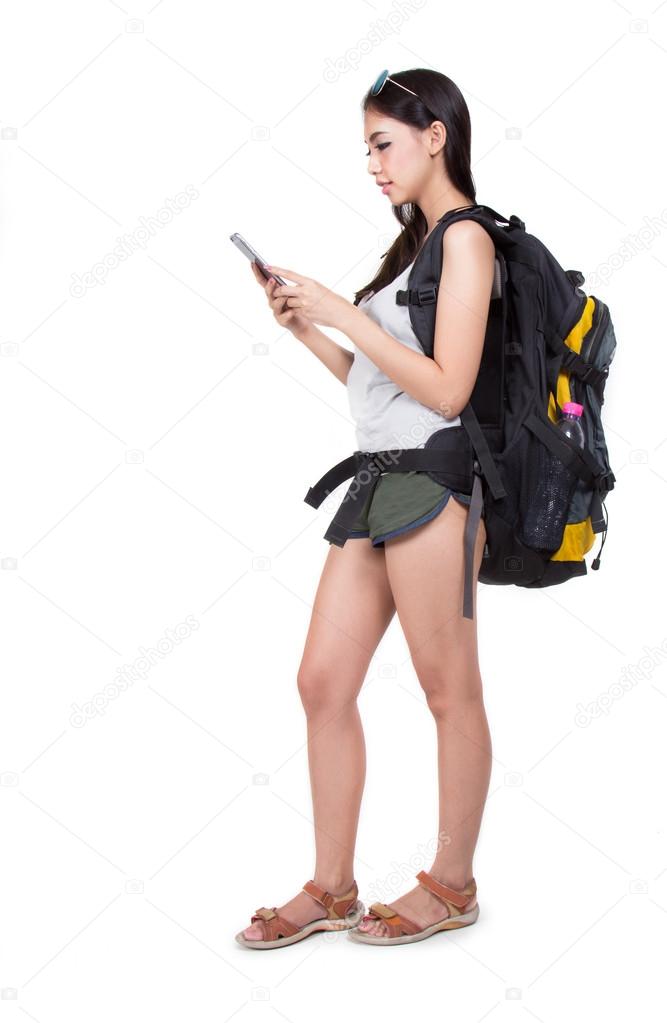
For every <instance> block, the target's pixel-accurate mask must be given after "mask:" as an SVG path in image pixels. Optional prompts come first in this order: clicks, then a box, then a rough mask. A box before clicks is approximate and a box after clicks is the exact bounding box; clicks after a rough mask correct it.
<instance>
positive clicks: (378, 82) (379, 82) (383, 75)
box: [371, 68, 427, 106]
mask: <svg viewBox="0 0 667 1023" xmlns="http://www.w3.org/2000/svg"><path fill="white" fill-rule="evenodd" d="M385 82H393V83H394V85H397V86H398V87H399V89H405V91H406V92H410V93H412V95H413V96H417V93H416V92H412V89H408V88H407V86H405V85H401V83H400V82H397V81H396V79H395V78H390V77H389V70H388V69H387V68H385V69H384V71H382V72H380V74H379V75H378V76H377V78H376V79H375V82H374V83H373V87H372V88H371V96H377V95H378V93H380V92H382V87H383V86H384V83H385ZM417 99H421V101H422V103H424V100H423V99H422V98H421V96H417ZM424 106H427V104H426V103H424Z"/></svg>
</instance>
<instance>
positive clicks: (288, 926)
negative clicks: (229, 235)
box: [236, 68, 495, 948]
mask: <svg viewBox="0 0 667 1023" xmlns="http://www.w3.org/2000/svg"><path fill="white" fill-rule="evenodd" d="M362 107H363V115H364V141H365V142H366V144H367V145H368V152H367V154H366V155H367V156H368V172H369V174H370V175H371V176H372V177H373V179H374V181H375V183H376V184H377V185H379V186H381V187H382V192H383V194H385V195H388V196H389V198H390V201H391V204H392V212H393V213H394V216H395V217H396V219H397V220H398V222H399V224H400V225H401V231H400V233H399V235H398V237H397V238H396V240H395V241H394V243H393V244H392V245H391V246H390V248H389V251H388V252H387V253H386V255H385V258H384V261H383V263H382V265H381V267H380V270H379V271H378V273H377V274H376V276H375V278H374V279H373V280H372V281H371V282H370V283H369V284H368V285H366V287H364V288H362V289H361V291H360V292H358V293H357V294H356V295H355V304H353V303H351V302H349V301H348V300H347V299H345V298H344V297H343V296H341V295H337V294H335V293H333V292H331V291H329V290H328V289H327V288H325V287H323V286H322V285H321V284H319V283H318V282H317V281H314V280H313V279H312V278H308V277H305V276H303V275H302V274H299V273H296V272H294V271H292V270H289V269H286V268H283V267H278V266H273V267H271V269H272V270H274V271H275V272H276V273H278V274H280V275H282V276H284V277H287V278H289V280H291V281H294V282H296V283H295V284H294V285H285V286H277V285H276V282H275V281H273V280H270V281H269V282H268V283H267V282H266V281H265V279H264V277H262V275H261V274H260V273H259V271H258V270H257V268H256V267H255V265H254V264H253V272H254V274H255V277H256V279H257V281H258V282H259V283H260V284H261V285H262V286H263V287H264V289H265V291H266V294H267V297H268V302H269V305H270V306H271V309H272V311H273V314H274V316H275V318H276V320H277V321H278V323H279V324H280V325H281V326H286V327H287V328H288V329H289V330H290V331H291V332H292V333H293V334H294V336H295V337H296V338H297V339H298V340H299V341H301V342H302V343H303V344H305V345H306V346H307V347H308V348H309V349H310V350H311V351H312V352H313V354H314V355H315V356H317V358H318V359H319V360H320V361H321V362H322V363H323V364H324V365H325V366H326V367H327V369H329V370H330V371H331V372H332V373H333V374H334V376H336V377H337V378H338V379H339V380H340V381H341V383H343V384H345V385H346V386H347V389H348V395H349V399H350V407H351V411H352V414H353V416H354V418H355V421H356V426H357V443H358V449H359V450H362V451H381V450H387V449H391V448H397V447H400V448H408V447H423V446H424V444H425V442H426V441H427V440H428V438H429V437H430V436H431V435H432V434H433V433H434V432H436V431H438V430H442V429H444V428H446V427H448V426H456V425H458V423H459V422H460V419H459V413H460V411H461V409H462V408H463V407H464V406H465V405H466V403H467V401H468V399H469V397H470V395H471V393H472V390H473V387H474V384H475V380H476V377H477V373H478V371H479V366H480V361H481V356H482V348H483V343H484V335H485V330H486V323H487V317H488V311H489V303H490V299H491V292H492V286H493V277H494V263H495V249H494V245H493V242H492V240H491V238H490V236H489V235H488V233H487V232H486V231H485V230H484V228H483V227H481V226H480V225H479V224H477V223H475V222H473V221H471V220H462V221H458V222H456V223H454V224H452V225H450V227H448V228H447V230H446V231H444V233H443V236H442V238H443V241H442V244H443V257H444V259H443V269H442V277H441V281H440V287H439V291H438V303H437V313H436V330H435V348H434V356H435V357H434V358H433V359H431V358H428V357H426V356H425V355H424V353H423V351H422V350H421V348H420V345H419V342H418V340H417V338H416V336H415V334H414V332H413V330H412V327H411V324H410V317H409V312H408V307H407V306H405V305H398V304H396V291H397V290H398V289H400V288H405V287H406V286H407V280H408V277H409V273H410V269H411V267H412V265H413V263H414V260H415V258H416V256H417V253H418V252H419V250H420V249H421V247H422V245H423V244H424V240H425V239H426V237H427V236H428V235H429V234H430V232H431V231H432V230H433V228H434V227H435V225H436V223H437V221H438V220H439V219H440V218H441V217H442V216H443V215H444V214H445V213H447V212H448V211H449V210H452V209H455V208H459V207H462V206H472V205H474V204H475V186H474V183H473V178H472V174H471V169H470V134H471V131H470V117H469V112H468V108H467V105H466V103H465V100H464V98H463V96H462V94H461V92H460V90H459V89H458V87H457V86H456V85H455V84H454V82H452V81H451V80H450V79H449V78H447V77H446V76H445V75H443V74H439V73H438V72H435V71H429V70H426V69H423V68H417V69H413V70H410V71H402V72H400V73H398V74H396V75H392V76H391V77H388V76H387V74H386V72H383V73H382V75H380V77H379V78H378V80H377V81H376V83H375V84H374V86H373V87H372V88H371V89H369V91H368V93H367V94H366V96H365V97H364V100H363V104H362ZM316 324H319V325H321V326H329V327H334V328H336V329H338V330H341V331H343V333H345V334H346V335H347V337H348V338H349V339H350V341H351V342H352V343H353V346H354V351H353V352H350V351H348V350H347V349H345V348H342V347H341V346H340V345H338V344H337V343H336V342H335V341H334V340H333V339H331V338H330V337H328V336H327V335H326V334H325V333H323V332H322V331H321V330H319V329H318V327H317V326H316ZM452 497H453V498H454V499H453V500H451V499H450V498H452ZM469 501H470V497H469V495H466V494H461V493H456V492H454V491H452V490H450V489H448V488H447V487H444V486H442V485H441V484H439V483H437V482H436V481H435V480H434V479H433V478H432V476H430V475H429V474H427V473H426V472H421V471H414V472H405V473H403V472H388V473H385V474H383V475H381V476H379V478H378V479H377V483H376V485H375V487H374V489H373V491H372V494H371V496H370V498H369V499H368V500H367V501H366V502H365V506H364V507H363V508H360V509H359V515H358V516H357V521H356V522H355V523H354V527H353V530H352V532H351V533H350V538H349V542H347V543H344V545H343V546H336V545H334V544H331V546H330V548H329V552H328V555H327V558H326V561H325V564H324V569H323V572H322V577H321V580H320V583H319V586H318V589H317V593H316V596H315V602H314V605H313V613H312V617H311V621H310V627H309V630H308V634H307V637H306V642H305V649H304V653H303V657H302V661H301V665H300V669H299V673H298V678H297V684H298V688H299V693H300V696H301V700H302V703H303V706H304V710H305V713H306V717H307V730H308V755H309V768H310V780H311V786H312V796H313V809H314V824H315V847H316V862H315V871H314V875H313V878H312V880H310V881H308V882H306V884H305V885H304V888H303V890H302V891H300V892H299V893H298V894H297V895H296V896H295V897H294V898H291V899H290V900H289V901H287V902H285V903H284V904H283V905H281V906H279V907H277V906H274V907H272V908H268V907H262V908H261V909H259V910H257V912H256V913H255V914H254V915H253V917H252V922H251V925H250V926H249V927H246V928H245V929H244V930H243V931H241V932H239V934H238V935H237V936H236V938H237V940H238V941H239V943H240V944H242V945H244V946H245V947H249V948H275V947H279V946H281V945H285V944H291V943H293V942H295V941H299V940H301V939H302V938H304V937H305V936H306V935H308V934H310V933H313V931H318V930H331V929H336V930H343V929H348V931H349V936H350V937H353V938H354V939H355V940H356V941H365V942H370V943H373V944H395V943H402V942H406V941H416V940H420V939H422V938H425V937H429V936H430V935H431V934H433V933H436V932H437V931H438V930H444V929H448V928H450V927H460V926H466V925H467V924H470V923H474V921H475V920H476V919H477V916H478V914H479V908H478V906H477V900H476V896H475V892H476V884H475V880H474V877H473V869H472V861H473V853H474V850H475V846H476V843H477V838H478V834H479V829H480V824H481V818H482V812H483V808H484V803H485V800H486V795H487V791H488V786H489V778H490V771H491V737H490V733H489V727H488V722H487V718H486V713H485V708H484V700H483V693H482V680H481V677H480V670H479V663H478V653H477V633H476V627H477V626H476V622H477V616H476V613H475V614H474V619H473V620H471V619H469V618H467V617H463V616H462V615H461V610H460V608H461V599H462V598H461V595H462V592H463V578H464V557H463V552H464V537H463V531H464V526H465V522H466V516H467V510H468V503H469ZM485 539H486V531H485V528H484V522H483V520H482V521H481V522H480V525H479V530H478V534H477V539H476V545H475V558H474V587H475V589H476V583H477V576H478V572H479V567H480V563H481V559H482V552H483V548H484V543H485ZM475 603H476V599H475V601H474V603H473V607H474V604H475ZM395 611H396V612H397V613H398V618H399V621H400V624H401V627H402V629H403V631H404V633H405V637H406V640H407V643H408V647H409V650H410V654H411V658H412V663H413V665H414V668H415V672H416V674H417V677H418V679H419V682H420V683H421V685H422V687H423V690H424V693H425V699H426V702H427V704H428V707H429V708H430V710H431V712H432V714H433V717H434V719H435V724H436V727H437V738H438V781H439V822H438V836H439V838H440V839H441V841H440V842H439V844H438V851H437V853H436V854H435V856H434V859H433V863H432V865H431V866H430V869H429V870H428V871H420V873H419V874H418V875H417V879H418V882H419V883H418V884H417V885H416V886H415V887H413V888H412V889H410V890H409V891H406V892H405V893H404V894H402V895H401V896H400V897H399V898H397V899H395V900H394V901H393V902H392V903H390V904H388V905H387V904H384V903H374V904H373V905H372V906H371V910H370V912H369V913H368V914H367V915H366V916H364V917H363V919H362V914H363V912H364V906H363V903H361V902H359V900H358V889H357V885H356V881H355V879H354V870H353V861H354V846H355V840H356V834H357V824H358V818H359V809H360V803H361V797H362V791H363V786H364V777H365V745H364V735H363V730H362V724H361V720H360V716H359V710H358V707H357V702H356V701H357V695H358V693H359V691H360V689H361V686H362V684H363V682H364V679H365V676H366V672H367V669H368V666H369V663H370V660H371V658H372V656H373V654H374V652H375V650H376V648H377V646H378V643H379V642H380V639H381V638H382V636H383V634H384V632H385V630H386V629H387V626H388V625H389V623H390V621H391V619H392V616H393V614H394V612H395ZM391 741H392V743H393V744H394V745H395V748H396V751H397V755H398V754H399V753H400V750H401V748H403V749H407V750H409V749H410V744H411V740H410V736H409V735H405V736H401V735H400V734H394V735H393V736H392V737H391Z"/></svg>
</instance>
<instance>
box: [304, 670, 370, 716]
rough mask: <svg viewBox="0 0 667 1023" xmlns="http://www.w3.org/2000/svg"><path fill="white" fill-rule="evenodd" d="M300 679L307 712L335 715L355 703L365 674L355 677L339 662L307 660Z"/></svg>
mask: <svg viewBox="0 0 667 1023" xmlns="http://www.w3.org/2000/svg"><path fill="white" fill-rule="evenodd" d="M296 682H297V688H298V690H299V696H300V697H301V703H302V704H303V708H304V710H305V712H306V714H309V715H311V714H312V715H315V714H322V713H324V714H327V715H331V714H335V713H337V712H338V711H341V710H343V709H344V708H346V707H350V706H353V705H354V702H355V700H356V698H357V695H358V693H359V690H360V689H361V685H362V683H363V677H362V678H361V679H359V678H357V677H351V676H350V674H349V672H348V671H343V670H341V667H340V665H338V664H331V663H326V664H322V663H318V662H313V661H305V662H302V663H301V666H300V668H299V671H298V672H297V676H296Z"/></svg>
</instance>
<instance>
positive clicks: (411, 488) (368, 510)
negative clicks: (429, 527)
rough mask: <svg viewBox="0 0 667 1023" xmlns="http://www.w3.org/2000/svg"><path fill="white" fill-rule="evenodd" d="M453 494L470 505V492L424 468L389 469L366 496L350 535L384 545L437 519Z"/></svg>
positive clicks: (351, 538) (461, 502)
mask: <svg viewBox="0 0 667 1023" xmlns="http://www.w3.org/2000/svg"><path fill="white" fill-rule="evenodd" d="M452 496H453V497H455V498H456V500H457V501H458V502H459V503H460V504H464V505H466V507H467V506H468V505H469V504H470V500H471V498H470V494H461V493H459V492H458V491H457V490H450V488H449V487H445V486H443V485H442V484H440V483H436V482H435V480H432V479H431V477H430V476H428V475H427V474H426V473H425V472H422V471H420V470H417V469H415V470H412V471H410V472H385V473H383V474H382V475H381V476H380V477H379V479H378V481H377V483H376V484H375V487H374V489H373V492H372V493H371V494H370V495H369V496H368V497H367V498H366V501H365V504H364V506H363V508H362V509H361V510H360V513H359V515H358V516H357V518H356V520H355V522H354V523H353V524H352V526H351V529H350V534H349V538H350V540H356V539H359V538H360V537H370V538H371V540H372V543H373V547H384V541H385V540H389V539H390V538H391V537H392V536H399V535H400V534H401V533H406V532H408V530H410V529H415V528H416V527H417V526H421V525H423V523H425V522H429V521H430V520H431V519H434V518H435V516H436V515H437V514H438V513H439V512H441V511H442V509H443V508H444V507H445V505H446V504H447V502H448V500H449V498H450V497H452Z"/></svg>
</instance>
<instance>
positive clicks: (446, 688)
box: [415, 660, 483, 717]
mask: <svg viewBox="0 0 667 1023" xmlns="http://www.w3.org/2000/svg"><path fill="white" fill-rule="evenodd" d="M415 670H416V672H417V677H418V679H419V683H420V685H421V687H422V689H423V691H424V696H425V697H426V703H427V704H428V707H429V710H430V711H431V713H432V714H433V715H434V717H446V716H448V715H450V716H451V715H454V716H457V715H459V714H460V713H461V712H462V711H464V710H465V708H466V705H467V704H468V705H469V704H470V703H472V702H475V701H480V700H483V690H482V679H481V676H480V672H479V666H478V664H477V662H476V661H475V662H471V661H459V662H458V663H456V661H455V660H449V661H448V662H447V663H446V664H445V663H438V664H433V663H432V662H431V663H424V661H423V660H422V661H421V662H417V664H415Z"/></svg>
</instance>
